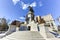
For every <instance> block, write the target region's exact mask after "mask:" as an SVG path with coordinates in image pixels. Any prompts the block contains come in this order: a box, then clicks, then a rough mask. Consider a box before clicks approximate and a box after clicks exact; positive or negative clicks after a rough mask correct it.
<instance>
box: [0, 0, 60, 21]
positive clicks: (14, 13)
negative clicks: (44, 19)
mask: <svg viewBox="0 0 60 40" xmlns="http://www.w3.org/2000/svg"><path fill="white" fill-rule="evenodd" d="M33 4H34V5H33ZM24 5H25V6H24ZM29 5H31V6H33V9H34V11H35V13H34V14H35V15H40V16H44V15H47V14H49V13H51V14H52V16H53V18H54V19H56V18H57V17H59V16H60V0H0V18H1V17H4V18H6V19H10V20H15V19H17V20H21V21H24V20H23V19H24V18H23V16H25V15H26V14H27V13H28V8H26V7H27V6H29Z"/></svg>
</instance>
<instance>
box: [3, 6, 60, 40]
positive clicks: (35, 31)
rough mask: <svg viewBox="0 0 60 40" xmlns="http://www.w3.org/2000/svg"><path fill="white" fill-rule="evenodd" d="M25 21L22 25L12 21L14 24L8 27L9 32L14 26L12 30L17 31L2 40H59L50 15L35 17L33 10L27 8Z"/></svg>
mask: <svg viewBox="0 0 60 40" xmlns="http://www.w3.org/2000/svg"><path fill="white" fill-rule="evenodd" d="M25 20H26V21H25V22H24V23H19V21H14V22H15V23H14V22H13V23H12V24H11V25H10V30H11V28H12V26H13V24H14V27H15V29H14V30H16V29H17V30H18V31H17V30H16V32H14V33H13V34H10V35H8V36H6V37H4V38H3V40H4V39H7V38H8V39H12V40H60V39H58V38H57V37H58V36H57V35H58V33H57V32H58V29H57V27H56V24H55V22H54V19H53V17H52V15H51V14H48V15H45V16H35V15H34V10H33V8H32V7H30V6H29V12H28V14H27V15H26V19H25ZM16 22H17V24H16ZM18 24H19V25H18ZM16 25H17V26H18V28H17V27H16ZM14 27H13V28H14ZM10 30H9V31H10ZM9 31H8V32H9Z"/></svg>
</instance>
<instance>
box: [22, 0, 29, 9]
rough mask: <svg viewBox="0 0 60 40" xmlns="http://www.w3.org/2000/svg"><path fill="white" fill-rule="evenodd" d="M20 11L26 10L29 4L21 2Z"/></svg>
mask: <svg viewBox="0 0 60 40" xmlns="http://www.w3.org/2000/svg"><path fill="white" fill-rule="evenodd" d="M21 5H22V9H27V7H28V6H29V4H25V3H24V2H22V1H21Z"/></svg>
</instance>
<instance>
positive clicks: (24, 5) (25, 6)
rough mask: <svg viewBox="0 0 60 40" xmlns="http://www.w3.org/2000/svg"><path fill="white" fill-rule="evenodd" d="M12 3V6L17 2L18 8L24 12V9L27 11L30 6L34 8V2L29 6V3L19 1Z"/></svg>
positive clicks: (13, 0) (15, 0)
mask: <svg viewBox="0 0 60 40" xmlns="http://www.w3.org/2000/svg"><path fill="white" fill-rule="evenodd" d="M12 2H13V3H14V5H16V4H17V3H18V2H19V4H20V7H21V8H22V9H23V10H25V9H27V8H28V7H29V6H31V7H36V4H37V3H36V2H33V3H31V4H29V3H27V4H26V3H24V2H23V1H20V0H12Z"/></svg>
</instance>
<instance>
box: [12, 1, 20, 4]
mask: <svg viewBox="0 0 60 40" xmlns="http://www.w3.org/2000/svg"><path fill="white" fill-rule="evenodd" d="M19 1H20V0H12V2H13V3H14V5H16V4H17V3H18V2H19Z"/></svg>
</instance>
